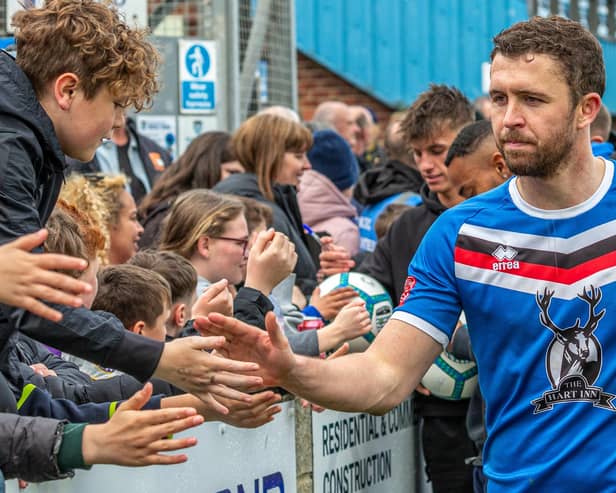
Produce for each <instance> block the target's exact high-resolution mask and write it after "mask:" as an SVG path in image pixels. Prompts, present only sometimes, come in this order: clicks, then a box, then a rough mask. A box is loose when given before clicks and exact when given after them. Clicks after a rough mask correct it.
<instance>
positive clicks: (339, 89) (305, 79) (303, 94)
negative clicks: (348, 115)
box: [297, 51, 394, 128]
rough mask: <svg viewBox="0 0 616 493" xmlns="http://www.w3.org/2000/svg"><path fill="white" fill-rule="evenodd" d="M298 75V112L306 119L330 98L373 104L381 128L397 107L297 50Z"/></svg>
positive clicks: (351, 103)
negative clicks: (391, 105) (352, 83)
mask: <svg viewBox="0 0 616 493" xmlns="http://www.w3.org/2000/svg"><path fill="white" fill-rule="evenodd" d="M297 79H298V89H297V91H298V99H299V113H300V116H301V117H302V118H303V119H304V120H306V121H308V120H310V119H312V115H313V113H314V110H315V109H316V107H317V106H318V105H319V103H322V102H323V101H327V100H336V101H342V102H343V103H346V104H350V105H362V106H366V107H369V108H371V109H372V110H373V111H374V112H375V113H376V114H377V117H378V119H379V125H380V126H381V128H384V126H385V125H386V124H387V120H388V119H389V115H391V113H393V111H394V108H390V107H388V106H386V105H384V104H383V103H381V102H380V101H378V100H377V99H375V98H373V97H372V96H370V94H368V93H366V92H364V91H362V90H361V89H358V88H357V87H355V86H353V85H351V84H349V83H348V82H346V81H345V80H344V79H342V78H340V77H339V76H337V75H336V74H334V73H333V72H332V71H330V70H328V69H327V68H325V67H323V66H322V65H320V64H318V63H317V62H315V61H314V60H312V59H310V58H308V57H307V56H305V55H304V54H302V53H300V52H299V51H298V52H297Z"/></svg>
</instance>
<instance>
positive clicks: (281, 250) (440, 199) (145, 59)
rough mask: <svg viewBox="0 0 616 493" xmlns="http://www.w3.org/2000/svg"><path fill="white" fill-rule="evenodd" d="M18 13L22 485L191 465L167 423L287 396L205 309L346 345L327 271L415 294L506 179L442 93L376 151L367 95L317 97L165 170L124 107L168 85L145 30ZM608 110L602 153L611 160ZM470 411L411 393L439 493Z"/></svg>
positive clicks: (85, 16)
mask: <svg viewBox="0 0 616 493" xmlns="http://www.w3.org/2000/svg"><path fill="white" fill-rule="evenodd" d="M77 4H78V5H79V8H77ZM14 23H15V27H16V39H17V59H16V60H14V59H12V58H11V57H10V56H9V55H8V54H6V53H1V54H0V79H1V80H2V81H3V88H4V91H3V95H2V96H0V176H2V180H1V181H0V242H1V243H2V244H4V246H2V247H0V266H1V267H0V276H1V279H2V282H1V283H0V286H2V288H1V289H0V301H2V303H4V305H3V306H2V311H1V317H0V344H1V346H0V348H1V351H0V410H1V411H2V413H3V414H0V435H1V436H2V440H3V443H4V444H5V445H3V446H2V447H1V451H0V468H1V471H2V473H3V474H4V476H5V477H7V478H10V477H20V478H23V479H25V480H30V481H41V480H47V479H52V478H59V477H66V476H68V475H70V474H72V469H74V468H84V467H89V466H90V465H92V464H94V463H117V464H124V465H146V464H159V463H166V464H170V463H177V462H181V461H184V460H186V456H185V455H183V454H179V455H164V454H162V453H161V452H163V451H165V452H169V451H173V450H177V449H181V448H184V447H189V446H192V445H194V444H195V440H194V439H192V438H183V439H168V440H163V437H166V436H167V435H169V434H171V433H174V432H178V431H180V430H184V429H187V428H190V427H192V426H196V425H198V424H200V423H202V422H203V421H204V420H206V421H209V420H221V421H225V422H227V423H230V424H232V425H234V426H240V427H256V426H260V425H263V424H265V423H268V422H270V421H272V420H273V419H274V418H275V415H276V414H277V413H278V412H279V411H280V406H279V402H280V399H281V395H280V393H279V392H280V391H279V390H276V391H274V390H269V389H268V388H267V386H268V384H269V383H270V382H268V380H267V378H262V377H261V376H257V375H256V373H255V371H256V370H257V366H256V365H255V364H254V363H252V362H251V361H246V362H242V361H234V360H231V359H227V358H225V357H223V356H224V354H225V351H224V346H225V339H224V337H220V336H212V335H209V336H205V335H204V334H202V329H201V325H200V324H199V323H195V320H199V319H203V318H205V319H207V317H208V315H210V314H212V313H221V314H224V315H226V316H228V317H233V318H235V319H237V320H239V321H242V322H245V323H246V324H250V325H252V326H256V327H259V328H260V329H262V330H264V331H265V330H267V327H268V325H269V323H270V322H268V321H267V320H268V319H269V317H271V315H267V314H268V313H269V312H273V313H274V314H275V317H276V320H277V323H278V325H279V326H280V327H282V328H283V329H284V333H285V334H286V337H287V338H288V340H289V344H290V346H291V348H292V350H293V352H295V353H296V354H301V355H306V356H310V357H315V358H318V357H320V356H323V355H324V353H325V354H328V353H329V354H331V353H333V352H334V351H336V349H339V348H341V347H342V348H343V349H342V351H341V352H342V353H344V352H345V351H346V346H345V345H344V343H345V341H349V340H352V339H354V338H356V337H359V336H361V335H363V334H365V333H367V332H368V331H369V330H370V329H371V326H372V324H371V319H370V315H369V313H368V312H367V310H366V308H365V306H364V303H363V302H362V301H357V299H356V298H357V297H356V293H355V292H354V291H353V289H351V288H339V289H337V290H334V291H332V292H330V293H328V294H321V292H320V290H319V287H318V284H319V282H320V281H321V280H322V279H323V278H324V277H326V276H328V275H331V274H335V273H340V272H346V271H349V270H352V269H353V270H357V271H359V272H362V273H364V274H368V275H370V276H372V277H374V278H375V279H377V280H378V281H379V282H380V283H381V284H382V285H383V286H384V287H385V289H386V290H387V291H388V292H389V294H390V296H391V297H392V299H394V300H396V301H397V300H400V299H401V298H404V296H405V293H406V294H408V289H409V286H408V279H407V267H408V265H409V262H410V261H411V259H412V258H413V256H414V254H415V252H416V251H417V249H418V247H419V245H420V243H421V240H422V239H423V237H424V235H425V234H426V232H427V231H428V229H429V227H430V226H431V225H432V224H433V223H434V222H435V221H436V219H437V218H438V217H439V216H440V215H441V214H442V213H443V212H444V211H446V210H447V209H450V208H453V207H455V206H457V204H459V203H461V202H462V201H464V200H465V199H468V198H470V197H472V196H475V195H478V194H480V193H483V192H486V191H488V190H490V189H492V188H494V187H497V186H499V185H500V184H502V183H503V182H505V181H506V180H508V179H509V178H510V176H511V174H510V172H509V169H508V168H507V166H506V164H505V160H504V159H503V156H502V154H501V153H500V152H499V149H498V148H497V143H496V141H495V139H494V136H493V134H492V128H491V125H490V123H489V117H490V115H489V108H490V105H488V106H486V107H482V108H487V109H482V110H481V111H479V109H478V108H479V107H478V106H477V107H474V106H473V105H472V104H471V103H470V102H469V100H468V99H467V98H466V96H465V95H464V94H462V93H461V92H460V91H459V90H457V89H456V88H454V87H449V86H445V85H431V86H430V87H429V88H426V90H425V92H423V93H422V94H420V95H419V96H418V97H417V99H416V100H415V101H414V102H413V103H412V104H411V106H410V107H409V108H408V109H407V110H405V111H404V112H399V113H395V114H393V115H392V117H391V120H390V121H389V122H388V124H387V125H386V128H385V129H384V132H383V139H382V140H383V144H381V138H380V135H379V127H378V124H377V123H378V122H376V118H375V115H374V113H373V112H372V111H371V110H370V109H369V108H364V107H361V106H349V105H346V104H345V103H343V102H341V101H326V102H323V103H322V104H321V105H320V106H319V107H318V108H317V109H316V111H315V113H314V116H313V118H312V120H311V121H309V122H302V121H301V119H300V117H299V116H298V115H297V114H296V113H295V112H293V111H292V110H290V109H288V108H277V107H274V108H268V109H267V110H265V111H263V112H261V113H259V114H257V115H255V116H252V117H250V118H248V119H247V120H246V121H245V122H243V123H242V124H241V125H240V127H239V128H238V129H237V130H235V131H234V132H233V133H232V134H228V133H226V132H222V131H214V132H206V133H203V134H201V135H199V136H197V137H196V138H195V139H194V140H193V142H192V143H191V144H190V145H189V146H188V148H187V149H186V151H185V153H184V154H182V155H181V156H179V157H177V159H175V161H173V162H171V161H170V158H169V156H168V155H167V153H166V152H165V151H164V149H162V148H160V147H159V146H157V145H156V143H154V142H152V141H150V140H149V139H147V138H146V137H144V136H142V135H140V134H139V132H138V130H137V128H136V127H135V125H134V123H133V121H132V120H131V119H130V118H127V117H126V112H125V108H126V107H128V106H134V107H135V108H136V109H141V108H142V107H143V106H145V105H147V103H148V102H149V101H150V100H151V98H152V97H153V96H154V93H155V91H156V85H157V82H156V69H157V64H158V55H157V54H156V52H155V51H154V49H153V48H152V47H151V45H150V44H149V43H148V42H147V40H146V39H145V37H144V36H145V34H144V33H143V32H141V31H138V30H133V29H130V28H128V27H127V26H126V25H125V24H124V23H123V22H122V21H121V20H120V19H119V18H118V17H117V14H116V13H115V11H114V10H112V9H109V8H108V7H107V6H104V5H102V4H99V3H98V2H94V1H89V0H83V1H81V2H74V1H72V0H48V1H47V2H46V3H45V5H44V6H42V7H40V8H37V9H29V10H25V11H22V12H20V13H18V14H17V15H16V16H15V19H14ZM56 38H61V39H62V43H60V44H59V45H58V44H57V43H56V42H55V41H54V42H52V41H51V40H52V39H53V40H55V39H56ZM51 47H53V48H51ZM51 49H52V50H53V52H50V50H51ZM43 60H44V62H42V61H43ZM49 60H51V61H52V62H51V63H48V61H49ZM41 63H44V64H45V66H46V69H45V70H41V69H40V66H41ZM479 102H482V103H483V100H482V101H478V102H477V103H479ZM482 112H483V113H484V114H482ZM602 112H603V114H602V117H601V116H600V117H598V118H597V119H596V124H595V125H594V126H593V127H592V128H591V135H592V140H593V150H594V151H595V152H596V154H597V155H603V156H607V157H609V156H611V154H612V153H613V151H614V149H613V146H611V144H609V142H608V137H609V134H610V124H611V122H610V118H609V112H608V111H607V109H606V108H605V107H604V108H603V110H602ZM606 115H607V116H606ZM476 120H478V121H476ZM109 138H110V140H108V139H109ZM102 139H104V140H105V141H104V142H103V143H101V140H102ZM41 228H45V229H41ZM39 230H40V231H39ZM32 250H34V251H36V252H37V253H36V254H31V253H28V252H30V251H32ZM41 252H45V253H41ZM41 300H44V301H45V303H42V302H41ZM308 322H309V323H308ZM313 329H318V330H313ZM456 337H458V338H462V339H464V337H465V335H464V334H463V333H460V334H457V335H456ZM454 342H456V341H452V346H451V348H450V349H452V350H453V347H454V346H455V344H454ZM465 345H466V346H468V344H466V343H464V342H463V343H460V342H459V341H458V342H457V346H458V347H461V346H465ZM203 350H206V351H203ZM468 353H469V354H468V355H467V356H466V357H472V351H471V350H469V351H468ZM335 355H336V356H339V355H340V352H336V353H335ZM144 381H149V382H150V383H148V384H146V385H145V387H144V386H143V383H142V382H144ZM472 402H473V404H472V405H471V409H470V410H469V402H468V401H465V400H460V401H447V400H443V399H439V398H436V397H433V396H431V395H430V392H429V390H428V389H426V388H424V387H422V386H421V385H420V386H419V387H418V388H417V389H416V399H415V411H416V414H417V416H418V417H420V418H421V420H422V428H421V430H422V431H421V435H422V444H423V451H424V458H425V462H426V470H427V473H428V476H429V478H430V479H431V481H432V485H433V490H434V492H435V493H440V492H446V491H452V492H454V491H455V492H465V491H468V492H470V491H473V488H474V487H475V488H483V487H484V486H483V485H484V481H485V480H484V478H483V475H482V473H481V447H482V445H483V441H484V440H485V428H484V427H483V425H482V423H483V407H482V401H481V396H480V395H479V394H478V395H477V396H475V397H474V398H473V401H472ZM467 416H468V417H469V421H470V429H471V431H472V433H471V436H470V437H469V434H468V433H467ZM133 435H134V436H137V435H138V438H135V439H134V440H133V439H131V437H132V436H133ZM103 437H104V440H103ZM471 438H472V440H471ZM103 441H104V443H103ZM469 461H471V462H472V465H469ZM476 491H482V490H480V489H479V490H476Z"/></svg>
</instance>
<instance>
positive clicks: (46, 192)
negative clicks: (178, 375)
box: [0, 52, 163, 385]
mask: <svg viewBox="0 0 616 493" xmlns="http://www.w3.org/2000/svg"><path fill="white" fill-rule="evenodd" d="M0 87H1V88H2V91H0V244H4V243H8V242H9V241H12V240H15V239H17V238H18V237H20V236H22V235H24V234H27V233H32V232H35V231H38V230H39V229H40V228H41V227H43V226H44V225H45V223H46V221H47V219H48V218H49V215H50V214H51V211H52V210H53V207H54V204H55V203H56V200H57V198H58V194H59V192H60V187H61V186H62V183H63V180H64V172H65V166H66V165H65V161H64V154H63V153H62V150H61V148H60V143H59V142H58V139H57V137H56V134H55V132H54V128H53V123H52V122H51V120H50V119H49V117H48V116H47V114H46V113H45V110H44V109H43V107H42V106H41V105H40V104H39V102H38V100H37V97H36V94H35V92H34V90H33V88H32V85H31V83H30V81H29V80H28V78H27V77H26V75H25V74H24V73H23V71H22V70H21V69H20V68H19V67H18V66H17V64H16V63H15V61H14V60H13V58H12V57H11V56H10V55H9V54H7V53H6V52H0ZM59 309H60V310H61V311H62V312H63V314H64V317H63V319H62V321H61V322H58V323H53V322H50V321H47V320H44V319H42V318H40V317H38V316H36V315H33V314H31V313H29V312H27V311H25V310H21V309H16V308H13V307H9V306H6V305H0V370H2V371H3V372H8V373H9V378H10V379H11V380H12V378H11V377H14V375H10V365H9V364H8V363H9V360H10V359H11V358H12V356H11V348H12V347H14V343H15V337H16V335H17V334H16V333H15V332H16V330H20V331H22V332H23V333H25V334H27V335H29V336H30V337H33V338H34V339H37V340H39V341H41V342H44V343H45V344H48V345H50V346H53V347H56V348H58V349H60V350H63V351H66V352H70V353H71V354H75V355H77V356H80V357H82V358H85V359H88V360H91V361H93V362H95V363H97V364H101V365H103V366H105V367H112V368H115V369H118V370H121V371H124V372H126V373H129V374H131V375H133V376H135V377H136V378H138V379H140V380H142V381H143V380H147V379H148V378H149V377H150V376H151V375H152V374H153V372H154V370H155V369H156V366H157V365H158V362H159V360H160V356H161V354H162V350H163V344H162V343H159V342H156V341H153V340H148V339H145V338H143V337H140V336H138V335H135V334H132V333H130V332H128V331H126V330H125V329H124V327H123V326H122V324H121V323H120V321H119V320H118V319H117V318H115V317H113V316H101V315H98V314H94V313H93V312H91V311H89V310H86V309H83V308H78V309H75V308H67V307H60V308H59ZM17 378H18V375H17ZM11 383H12V384H17V385H19V384H20V382H19V381H17V382H15V381H12V382H11Z"/></svg>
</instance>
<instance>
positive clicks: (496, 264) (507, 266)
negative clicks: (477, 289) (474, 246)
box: [454, 247, 616, 284]
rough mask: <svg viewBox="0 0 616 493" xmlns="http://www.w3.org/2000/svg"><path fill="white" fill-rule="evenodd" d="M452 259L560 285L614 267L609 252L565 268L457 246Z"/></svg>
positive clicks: (614, 257)
mask: <svg viewBox="0 0 616 493" xmlns="http://www.w3.org/2000/svg"><path fill="white" fill-rule="evenodd" d="M454 260H455V262H456V263H457V264H463V265H467V266H469V267H475V268H479V269H485V270H489V271H498V272H501V273H504V274H511V275H514V276H521V277H526V278H529V279H537V280H542V281H548V282H558V283H561V284H573V283H576V282H578V281H580V280H582V279H585V278H586V277H588V276H591V275H593V274H595V273H597V272H601V271H603V270H605V269H609V268H611V267H615V266H616V252H610V253H607V254H605V255H601V256H600V257H596V258H594V259H592V260H589V261H587V262H583V263H581V264H578V265H576V266H575V267H572V268H569V269H566V268H562V267H557V266H549V265H541V264H533V263H530V262H524V261H519V260H516V259H513V260H511V261H507V260H504V261H499V260H497V259H496V258H494V257H493V256H492V255H486V254H483V253H478V252H475V251H471V250H466V249H463V248H460V247H456V248H455V250H454Z"/></svg>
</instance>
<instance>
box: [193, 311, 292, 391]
mask: <svg viewBox="0 0 616 493" xmlns="http://www.w3.org/2000/svg"><path fill="white" fill-rule="evenodd" d="M194 326H195V328H196V329H197V330H198V331H199V332H200V333H201V334H202V335H204V336H224V337H225V339H226V342H225V343H224V344H222V345H221V347H219V348H218V349H217V350H218V352H220V353H222V354H223V355H224V356H225V357H227V358H230V359H232V360H239V361H252V362H254V363H257V364H258V365H259V370H258V371H257V372H256V373H257V374H258V375H260V376H262V377H263V384H264V385H265V386H268V387H269V386H281V387H284V386H285V385H284V383H285V380H286V379H287V378H288V377H289V375H290V373H291V372H292V370H293V368H294V367H295V364H296V360H295V355H294V354H293V351H291V347H290V346H289V341H288V340H287V337H286V336H285V335H284V332H283V331H282V329H281V328H280V327H279V326H278V322H277V321H276V316H275V315H274V313H273V312H269V313H268V314H267V315H266V317H265V327H266V329H267V331H263V330H261V329H260V328H258V327H255V326H254V325H248V324H246V323H244V322H241V321H239V320H237V319H235V318H231V317H225V316H224V315H221V314H219V313H212V314H210V315H208V317H207V318H205V317H199V318H196V319H195V322H194Z"/></svg>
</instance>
